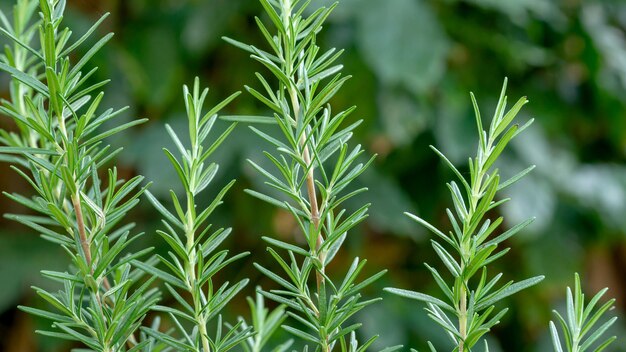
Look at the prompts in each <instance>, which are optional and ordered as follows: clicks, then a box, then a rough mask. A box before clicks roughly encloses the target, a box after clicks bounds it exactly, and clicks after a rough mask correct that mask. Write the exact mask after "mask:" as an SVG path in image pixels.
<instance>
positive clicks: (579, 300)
mask: <svg viewBox="0 0 626 352" xmlns="http://www.w3.org/2000/svg"><path fill="white" fill-rule="evenodd" d="M606 291H608V288H605V289H603V290H601V291H600V292H598V293H597V294H596V295H595V296H593V298H592V299H591V301H589V303H588V304H587V306H585V294H584V293H583V291H582V288H581V284H580V277H579V276H578V274H576V275H575V276H574V292H573V294H572V289H571V288H569V287H568V288H567V314H566V318H564V317H563V316H562V315H561V314H559V312H557V311H554V314H555V315H556V317H557V321H558V322H559V325H560V326H561V331H562V336H563V339H564V340H565V347H564V346H563V344H562V343H561V339H560V338H559V333H558V331H557V329H556V325H555V324H554V322H552V321H551V322H550V333H551V335H552V343H553V345H554V351H556V352H563V351H567V352H584V351H594V352H600V351H603V350H604V349H606V348H607V347H608V346H609V345H610V344H611V343H613V342H614V341H615V340H616V339H617V337H616V336H612V337H609V338H608V339H606V340H604V341H602V340H598V339H600V338H601V337H602V335H604V334H605V333H606V332H607V330H608V329H609V328H610V327H611V325H613V324H614V323H615V321H616V320H617V317H613V318H611V319H609V320H608V321H606V322H604V323H602V325H600V326H599V327H596V326H595V325H596V323H599V322H600V319H602V318H603V316H604V314H605V313H607V312H608V311H609V310H610V309H612V308H613V304H614V303H615V299H610V300H608V301H607V302H605V303H604V304H602V305H601V306H599V307H598V308H597V309H595V311H594V308H595V307H596V304H598V303H599V302H600V300H601V299H602V296H604V294H605V293H606Z"/></svg>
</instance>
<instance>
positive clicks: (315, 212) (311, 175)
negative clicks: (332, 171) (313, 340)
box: [281, 0, 331, 352]
mask: <svg viewBox="0 0 626 352" xmlns="http://www.w3.org/2000/svg"><path fill="white" fill-rule="evenodd" d="M281 2H282V16H283V24H284V26H285V33H287V37H288V38H287V39H288V41H291V38H289V36H290V33H291V28H290V27H291V26H292V23H293V19H292V2H291V0H281ZM286 45H289V44H286ZM291 54H292V55H296V53H294V52H292V53H291ZM285 60H286V63H285V69H286V70H287V72H286V74H287V77H289V78H290V85H289V86H288V87H287V91H288V94H289V98H290V100H291V107H292V113H293V119H294V121H297V120H298V119H299V118H301V116H300V113H301V106H300V101H299V96H298V91H297V88H296V85H295V84H296V83H295V82H297V77H296V75H295V71H296V68H295V67H293V58H292V57H286V58H285ZM303 128H305V130H304V131H302V135H301V137H300V140H299V141H298V142H299V144H300V147H301V148H302V160H303V161H304V164H305V165H306V166H307V168H308V171H307V174H306V190H307V197H308V199H309V208H310V209H309V212H310V221H311V222H312V223H313V226H314V229H315V233H316V234H317V238H316V241H315V248H311V251H313V252H314V253H315V254H316V255H317V258H318V259H319V261H320V263H321V265H320V268H319V269H318V270H316V271H315V279H316V285H317V294H318V297H320V296H321V292H323V290H325V282H324V281H325V280H324V271H325V267H324V262H325V261H326V254H325V253H324V251H322V249H321V248H322V244H323V243H324V237H323V235H322V231H321V227H320V221H321V219H320V210H319V205H318V203H317V190H316V187H315V167H314V166H313V160H312V158H311V151H310V150H309V146H308V145H307V141H308V140H309V138H308V135H307V131H306V127H303ZM317 314H318V317H319V313H317ZM328 337H329V336H328V334H326V336H321V338H322V339H323V341H322V344H321V348H322V351H323V352H330V351H331V348H330V345H329V344H328Z"/></svg>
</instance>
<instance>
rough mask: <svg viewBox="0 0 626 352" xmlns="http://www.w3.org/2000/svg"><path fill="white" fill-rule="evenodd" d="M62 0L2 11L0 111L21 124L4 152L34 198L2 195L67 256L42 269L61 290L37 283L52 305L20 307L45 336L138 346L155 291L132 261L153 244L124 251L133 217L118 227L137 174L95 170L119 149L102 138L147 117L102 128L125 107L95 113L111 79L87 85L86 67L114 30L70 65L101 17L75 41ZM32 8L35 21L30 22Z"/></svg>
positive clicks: (7, 137)
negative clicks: (62, 266)
mask: <svg viewBox="0 0 626 352" xmlns="http://www.w3.org/2000/svg"><path fill="white" fill-rule="evenodd" d="M65 5H66V3H65V0H55V1H52V0H41V1H33V0H19V1H18V3H17V5H16V6H15V8H14V13H13V24H11V23H10V22H9V21H8V19H7V17H6V16H5V15H4V14H1V15H0V25H1V29H0V33H1V34H2V35H4V36H6V37H8V38H9V39H11V40H12V41H13V42H14V46H13V48H12V49H11V48H9V49H7V51H6V53H5V55H3V56H2V57H1V62H0V69H1V70H3V71H6V72H8V73H10V74H11V75H12V81H11V99H10V100H9V101H3V103H2V106H1V107H0V111H1V112H2V113H3V114H4V115H7V116H9V117H11V118H12V119H13V120H14V121H15V122H16V123H17V125H18V127H19V132H8V131H2V132H1V134H0V137H1V138H0V142H2V143H3V144H5V145H6V147H2V149H0V151H1V152H3V153H5V155H6V154H10V155H11V156H10V157H5V158H4V159H5V160H8V161H10V162H12V163H13V165H12V168H13V169H14V170H15V171H16V172H17V173H18V174H19V175H20V176H22V177H23V178H25V179H26V180H27V181H28V182H29V184H30V185H31V186H32V187H33V190H34V191H35V196H33V197H30V198H29V197H25V196H23V195H20V194H7V193H5V195H6V196H7V197H9V198H10V199H12V200H14V201H16V202H17V203H20V204H22V205H24V206H26V207H28V208H30V209H31V210H33V211H34V212H36V213H37V214H38V215H34V216H33V215H7V217H8V218H10V219H13V220H15V221H18V222H20V223H22V224H24V225H26V226H28V227H31V228H32V229H34V230H35V231H37V232H39V233H41V234H42V237H43V238H44V239H46V240H49V241H51V242H54V243H56V244H59V245H60V246H61V247H62V248H63V249H64V250H65V252H67V254H68V255H69V257H70V259H71V263H72V266H71V267H70V268H69V269H68V271H66V272H56V271H47V270H44V271H42V274H43V275H44V276H45V277H47V278H49V279H51V280H54V281H57V282H59V283H60V285H61V290H60V291H58V292H48V291H46V290H44V289H41V288H37V287H35V288H34V289H35V291H36V292H37V294H38V295H39V296H41V298H43V299H44V300H45V301H46V302H47V303H48V304H49V305H50V307H51V308H50V309H51V310H41V309H35V308H30V307H20V308H21V309H22V310H24V311H26V312H29V313H31V314H34V315H38V316H42V317H44V318H47V319H50V320H51V321H52V322H53V324H52V328H51V329H50V330H46V331H39V333H41V334H43V335H47V336H51V337H55V338H61V339H67V340H73V341H79V342H81V343H83V344H84V345H85V346H88V347H89V348H91V349H94V350H97V351H104V352H110V351H111V352H112V351H124V350H126V348H128V350H129V351H138V350H140V349H142V348H143V347H144V346H145V345H146V343H147V342H138V341H136V340H135V338H134V337H133V334H134V331H135V330H136V329H137V328H138V327H139V325H140V324H141V321H142V320H143V318H144V317H145V315H146V312H147V311H148V310H149V308H150V307H151V306H152V305H153V304H154V303H155V302H156V301H157V300H158V292H157V290H155V289H150V281H151V280H148V281H147V282H145V283H144V284H142V285H139V286H137V285H136V283H138V282H141V277H142V276H143V273H142V272H141V271H138V270H135V269H134V268H132V267H131V265H130V264H129V263H130V261H132V260H134V259H136V258H139V257H141V256H143V255H145V254H146V253H147V252H149V251H150V250H151V248H147V249H144V250H141V251H139V252H136V253H132V254H129V255H126V256H122V253H123V251H124V249H125V248H126V247H127V246H128V245H129V244H130V243H131V242H132V241H133V240H134V239H136V238H137V236H136V235H131V231H132V228H133V224H126V225H121V226H120V225H118V224H120V222H121V221H123V219H124V216H125V215H126V213H127V212H128V211H129V210H130V209H132V208H133V207H134V206H135V205H136V204H137V203H138V202H139V200H138V198H139V196H140V195H141V194H142V193H143V191H144V189H145V188H141V186H140V185H141V183H142V180H143V178H142V177H140V176H137V177H134V178H132V179H130V180H128V181H124V180H121V179H118V177H117V171H116V170H115V169H109V170H108V179H107V180H106V183H105V185H104V187H102V183H103V181H102V180H101V179H100V173H101V171H102V170H103V169H104V165H105V164H107V162H108V161H110V160H111V159H112V158H113V157H114V156H115V155H116V154H117V153H118V152H119V151H120V150H116V151H111V150H110V148H109V146H104V145H103V143H102V141H103V140H104V139H105V138H107V137H109V136H111V135H113V134H116V133H118V132H120V131H123V130H125V129H127V128H130V127H132V126H135V125H137V124H140V123H142V122H144V121H145V120H135V121H132V122H129V123H126V124H122V125H118V126H116V127H113V128H110V129H107V130H105V131H100V130H99V127H100V126H101V125H102V124H103V123H105V122H107V121H110V120H113V119H114V118H115V117H117V116H119V115H120V114H121V113H122V112H123V111H124V109H121V110H117V111H115V110H113V109H109V110H105V111H103V112H99V113H98V112H97V111H98V110H99V107H100V103H101V101H102V98H103V93H102V92H99V90H100V88H101V87H102V86H104V85H105V84H106V83H107V82H108V81H104V82H99V83H95V84H92V85H88V84H87V82H88V79H89V77H90V76H92V75H93V73H94V72H95V69H93V70H91V71H89V72H87V73H84V72H83V71H82V70H83V68H85V67H86V65H87V64H88V63H89V60H90V59H91V58H92V57H93V56H94V55H95V54H96V53H97V52H98V51H99V50H100V49H101V48H102V47H103V46H104V45H105V44H106V43H107V42H108V40H109V39H110V38H111V36H112V35H111V34H109V35H107V36H105V37H103V38H102V39H100V40H98V41H97V42H96V44H94V45H93V46H92V47H91V48H90V49H89V50H88V51H87V52H86V54H85V55H83V56H82V57H81V58H80V60H78V61H77V62H75V63H73V62H72V60H70V55H73V54H74V51H75V49H76V48H78V47H79V46H81V44H83V43H84V42H85V41H86V40H87V39H89V37H90V36H91V35H92V34H93V33H94V32H95V30H96V29H97V27H98V25H99V24H100V23H101V22H102V21H103V20H104V18H106V15H105V16H103V17H102V18H101V19H100V20H98V21H97V22H96V24H94V26H93V27H92V28H90V29H89V30H88V31H87V33H85V34H84V35H83V36H82V37H80V38H79V39H78V40H76V41H74V42H71V36H72V32H71V30H70V29H68V28H65V27H63V13H64V10H65ZM37 9H38V10H39V11H40V15H39V17H40V20H38V21H35V19H34V17H35V15H34V13H35V12H36V11H37ZM37 34H38V36H37ZM35 38H39V43H38V44H35V43H34V42H35Z"/></svg>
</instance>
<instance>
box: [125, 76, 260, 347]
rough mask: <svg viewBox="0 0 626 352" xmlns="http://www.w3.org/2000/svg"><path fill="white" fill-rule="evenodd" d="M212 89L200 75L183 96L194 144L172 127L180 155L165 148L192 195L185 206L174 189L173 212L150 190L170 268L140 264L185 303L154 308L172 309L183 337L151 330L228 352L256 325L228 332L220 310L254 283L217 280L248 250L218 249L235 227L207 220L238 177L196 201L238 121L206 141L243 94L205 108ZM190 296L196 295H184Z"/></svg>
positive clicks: (169, 341)
mask: <svg viewBox="0 0 626 352" xmlns="http://www.w3.org/2000/svg"><path fill="white" fill-rule="evenodd" d="M208 92H209V90H208V89H204V90H202V91H200V81H199V79H197V78H196V81H195V83H194V86H193V90H192V91H190V90H189V89H188V88H187V87H186V86H185V88H184V94H183V96H184V99H185V104H186V107H187V119H188V127H189V128H188V130H189V141H190V143H191V145H190V147H189V148H185V147H184V145H183V142H181V140H180V138H179V137H178V136H177V135H176V133H175V132H174V131H173V130H172V128H171V127H170V126H166V128H167V131H168V133H169V134H170V136H171V138H172V139H173V140H174V142H175V144H176V147H177V152H178V153H179V157H176V156H174V154H173V153H172V152H171V151H169V150H168V149H164V151H165V154H166V155H167V157H168V159H169V160H170V162H171V163H172V166H173V168H174V169H175V170H176V172H177V174H178V177H179V178H180V182H181V183H182V184H183V186H184V189H185V197H186V199H185V200H184V205H182V204H183V203H182V202H181V201H180V199H179V198H178V196H177V195H176V193H174V191H170V192H171V197H172V203H173V204H174V208H175V211H174V212H170V211H169V210H168V209H166V207H165V206H164V205H163V204H161V203H160V202H159V201H158V200H157V199H156V198H155V197H154V196H153V195H151V194H150V192H146V194H147V196H148V199H149V200H150V201H151V202H152V204H153V205H154V206H155V208H156V209H157V210H158V211H159V212H160V213H161V214H162V215H163V217H164V220H163V223H164V224H165V225H166V230H164V231H158V234H159V235H160V236H161V237H162V238H163V239H164V240H165V242H167V244H168V245H169V246H170V249H171V250H170V251H169V252H168V256H169V258H167V257H163V256H161V255H157V258H158V261H159V262H160V263H162V264H163V265H165V266H166V267H167V270H168V271H163V270H161V269H158V268H156V267H153V266H150V265H146V264H144V263H139V262H137V263H136V265H137V266H139V267H140V268H142V269H143V270H145V271H146V272H147V273H149V274H151V275H153V276H155V277H157V278H159V279H161V280H163V282H164V284H165V287H166V288H167V290H168V291H169V292H170V293H171V294H172V296H173V297H174V298H175V299H176V301H177V302H178V303H179V304H180V308H174V307H168V306H156V307H154V309H155V310H156V311H160V312H162V313H164V314H167V315H168V316H169V317H170V318H171V319H172V321H173V322H174V323H175V326H176V327H178V329H179V330H180V333H181V334H182V338H175V337H173V336H171V334H167V333H163V332H161V331H159V330H155V329H149V330H146V333H147V334H149V335H151V336H153V337H154V338H156V339H157V340H159V341H162V342H163V343H165V344H166V345H169V346H170V347H172V348H173V349H174V350H176V351H204V352H209V351H228V350H230V349H232V348H233V347H235V346H237V345H238V344H239V343H241V342H242V341H243V340H245V339H246V338H250V337H251V336H250V335H251V333H250V329H247V328H243V329H240V326H242V324H243V322H242V321H240V322H239V324H237V325H235V326H234V327H230V328H229V329H228V331H224V330H223V329H224V327H223V326H222V317H221V315H220V311H221V310H222V309H224V307H226V306H227V305H228V304H229V302H230V301H231V300H232V299H233V297H234V296H235V295H236V294H237V293H239V292H240V291H241V289H242V288H243V287H244V286H245V285H246V284H247V283H248V279H243V280H241V281H239V282H237V283H235V284H233V285H230V284H229V282H225V283H223V284H222V285H221V286H218V285H217V283H216V282H215V281H214V276H215V275H216V274H218V273H219V272H220V271H221V270H222V269H223V268H224V267H225V266H227V265H228V264H230V263H232V262H234V261H236V260H238V259H240V258H242V257H244V256H246V255H248V253H241V254H237V255H235V256H232V257H230V258H229V257H228V250H221V251H217V252H216V250H217V248H218V247H219V246H220V244H221V243H222V242H223V241H224V240H225V239H226V237H227V236H228V235H229V234H230V232H231V229H223V228H221V229H217V230H212V226H211V225H210V224H208V223H207V221H208V219H209V217H210V216H211V214H212V213H213V211H214V210H215V208H217V207H218V206H219V205H220V204H222V199H223V197H224V195H225V194H226V192H227V191H228V189H229V188H230V187H231V186H232V185H233V182H230V183H229V184H228V185H226V186H225V187H224V188H222V190H221V191H220V192H219V194H218V195H217V197H216V198H215V199H214V200H213V201H212V202H211V203H210V204H209V205H208V206H207V207H206V208H204V209H199V208H198V206H197V204H196V197H197V196H198V195H199V194H200V192H202V191H204V190H205V189H206V188H207V187H208V186H209V185H210V184H211V181H212V180H213V178H214V177H215V175H216V173H217V171H218V165H217V164H215V163H209V164H205V163H206V162H208V159H209V157H211V154H212V153H213V152H214V151H215V150H216V149H217V148H218V147H219V146H220V144H221V143H222V142H223V141H224V140H225V139H226V137H227V136H228V135H229V134H230V132H231V131H232V130H233V128H234V127H235V124H232V125H231V126H230V128H228V129H227V130H226V131H225V132H224V133H222V134H221V135H220V136H218V137H217V138H215V140H214V141H213V142H212V143H211V144H210V145H206V144H207V139H208V138H209V136H210V135H211V129H212V128H213V125H214V123H215V121H216V120H217V113H218V112H219V111H220V110H221V109H222V108H223V107H224V106H225V105H227V104H228V103H229V102H230V101H232V100H233V99H234V98H235V97H236V96H237V95H238V93H237V94H233V95H231V96H230V97H229V98H227V99H226V100H224V101H223V102H221V103H219V104H218V105H217V106H215V107H214V108H213V109H211V110H210V111H208V112H206V113H203V112H202V109H203V105H204V101H205V99H206V97H207V94H208ZM175 214H176V215H175ZM211 231H212V232H211ZM187 296H188V297H190V298H189V299H186V298H184V297H187ZM216 318H217V331H216V333H215V334H214V335H209V333H208V324H209V323H211V322H212V321H213V320H215V319H216ZM189 323H191V324H192V325H191V326H193V329H192V330H191V331H189V330H188V329H185V324H189Z"/></svg>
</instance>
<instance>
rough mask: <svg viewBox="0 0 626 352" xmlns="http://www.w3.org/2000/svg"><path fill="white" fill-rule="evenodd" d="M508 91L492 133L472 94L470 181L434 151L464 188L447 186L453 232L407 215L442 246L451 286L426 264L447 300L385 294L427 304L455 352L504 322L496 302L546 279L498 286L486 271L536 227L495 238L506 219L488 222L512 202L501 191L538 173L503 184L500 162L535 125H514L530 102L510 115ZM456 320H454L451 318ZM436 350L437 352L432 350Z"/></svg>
mask: <svg viewBox="0 0 626 352" xmlns="http://www.w3.org/2000/svg"><path fill="white" fill-rule="evenodd" d="M505 91H506V80H505V82H504V86H503V88H502V93H501V95H500V99H499V101H498V104H497V107H496V111H495V114H494V117H493V119H492V120H491V124H490V126H489V128H488V130H487V131H485V130H484V128H483V124H482V119H481V116H480V111H479V110H478V105H477V103H476V99H475V98H474V95H473V94H472V95H471V98H472V103H473V105H474V110H475V115H476V126H477V130H478V135H479V143H478V151H477V154H476V156H475V158H474V159H472V158H470V159H469V173H470V179H469V180H467V179H466V178H465V177H463V175H462V174H461V172H460V171H459V170H458V169H457V168H456V167H455V166H454V165H453V164H452V163H451V162H450V161H449V160H448V159H447V158H446V157H445V156H444V155H443V153H441V152H440V151H438V150H437V149H436V148H434V147H433V150H434V151H435V153H437V154H438V155H439V156H440V157H441V158H442V160H443V161H444V162H445V163H446V165H447V166H448V167H449V168H450V169H451V170H452V171H453V172H454V174H455V175H456V176H457V177H458V179H459V182H460V183H461V184H460V186H459V184H457V183H456V182H455V181H452V182H450V183H448V188H449V189H450V193H451V195H452V203H453V205H454V212H453V211H451V210H450V209H447V215H448V218H449V220H450V223H451V224H452V231H450V232H449V233H448V234H445V233H444V231H441V230H439V229H437V228H436V227H435V226H433V225H431V224H429V223H428V222H426V221H425V220H423V219H421V218H420V217H418V216H416V215H413V214H409V213H407V215H408V216H409V217H411V218H412V219H413V220H415V221H417V222H418V223H420V224H421V225H423V226H425V227H426V228H427V229H429V230H430V231H431V232H433V233H434V234H435V235H436V236H437V237H438V239H439V240H441V241H443V242H439V241H438V240H432V246H433V249H434V250H435V253H437V256H438V257H439V258H440V259H441V261H442V262H443V264H444V266H445V267H446V269H447V270H448V271H449V272H450V274H451V275H452V277H453V282H451V283H448V282H446V280H445V279H444V277H443V276H442V275H441V274H440V273H439V271H438V270H437V269H435V268H434V267H432V266H431V265H429V264H425V265H426V267H427V268H428V270H429V271H430V272H431V274H432V276H433V278H434V280H435V282H436V283H437V285H438V286H439V287H440V288H441V290H442V293H443V294H444V297H443V299H440V298H437V297H433V296H430V295H426V294H423V293H419V292H413V291H407V290H403V289H397V288H387V289H385V290H386V291H388V292H390V293H394V294H397V295H400V296H403V297H407V298H411V299H415V300H418V301H423V302H425V303H427V306H428V308H427V309H426V311H427V312H428V315H429V317H430V318H432V319H433V320H434V321H435V322H436V323H437V324H439V325H440V326H442V327H443V329H444V330H445V331H446V333H447V334H448V336H449V337H450V339H451V340H452V342H453V344H454V346H455V347H456V349H455V350H457V351H459V352H464V351H471V349H472V347H473V346H474V345H475V344H476V343H478V342H479V340H480V339H481V337H482V336H483V335H484V334H486V333H487V332H489V330H490V329H491V328H492V327H493V326H494V325H496V324H498V323H499V321H500V318H501V317H502V316H503V315H504V314H505V313H506V311H507V310H508V309H507V308H504V309H501V310H499V311H497V313H495V314H492V313H494V309H495V305H494V304H495V303H497V302H499V301H500V300H502V299H504V298H505V297H508V296H510V295H512V294H514V293H517V292H519V291H521V290H523V289H525V288H527V287H529V286H532V285H535V284H537V283H538V282H540V281H541V280H543V276H536V277H533V278H530V279H526V280H523V281H520V282H516V283H513V281H509V282H508V283H506V284H504V285H502V286H499V287H497V283H498V281H499V280H500V278H501V277H502V274H498V275H496V276H495V277H493V278H492V279H489V280H488V275H487V266H488V265H489V264H490V263H492V262H494V261H495V260H497V259H498V258H500V257H502V256H503V255H505V254H506V253H507V252H508V250H509V249H508V248H506V249H503V250H500V251H496V249H497V248H498V246H499V245H500V244H501V243H502V242H503V241H505V240H507V239H508V238H510V237H511V236H513V235H515V234H516V233H518V232H519V231H520V230H522V229H523V228H524V227H526V226H527V225H529V224H530V223H531V222H532V219H529V220H527V221H524V222H522V223H520V224H518V225H516V226H514V227H512V228H511V229H509V230H507V231H505V232H504V233H502V234H500V235H497V236H495V237H494V236H493V235H494V234H495V232H496V230H497V229H498V228H499V227H500V225H501V224H502V221H503V218H502V217H498V218H497V219H496V220H494V221H493V222H492V221H491V220H490V219H488V213H489V212H490V211H491V210H493V209H495V208H497V207H498V206H500V205H501V204H503V203H504V202H506V201H508V199H503V200H497V199H496V194H497V192H498V191H499V190H501V189H503V188H505V187H507V186H509V185H511V184H512V183H514V182H515V181H517V180H519V179H520V178H521V177H523V176H524V175H525V174H527V173H528V172H530V171H531V170H532V169H533V167H529V168H527V169H526V170H524V171H522V172H520V173H519V174H518V175H516V176H514V177H513V178H511V179H509V180H507V181H505V182H500V173H499V170H498V169H497V168H494V164H495V162H496V160H497V159H498V157H499V156H500V154H501V153H502V151H503V150H504V148H505V147H506V146H507V144H508V143H509V142H510V141H511V139H513V138H514V137H515V136H517V135H518V134H519V133H520V132H522V131H523V130H524V129H525V128H526V127H528V126H529V125H530V124H531V123H532V120H530V121H529V122H528V123H526V124H525V125H523V126H521V127H520V126H519V125H518V124H516V123H514V119H515V117H516V115H517V113H518V112H519V111H520V109H521V108H522V106H524V104H526V103H527V100H526V98H525V97H523V98H521V99H519V100H518V101H517V103H516V104H515V105H514V106H513V107H512V108H511V109H510V110H509V111H508V112H507V111H506V100H507V97H506V96H505ZM443 243H445V244H446V246H447V247H448V248H451V249H452V250H453V251H454V254H452V253H451V252H450V250H449V249H446V247H445V246H444V245H443ZM476 274H480V277H479V279H478V282H474V281H471V280H472V278H474V277H475V276H476ZM451 316H452V317H454V318H453V319H452V318H451ZM453 320H456V322H453ZM485 344H486V342H485ZM431 349H432V350H433V351H434V347H432V345H431Z"/></svg>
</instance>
